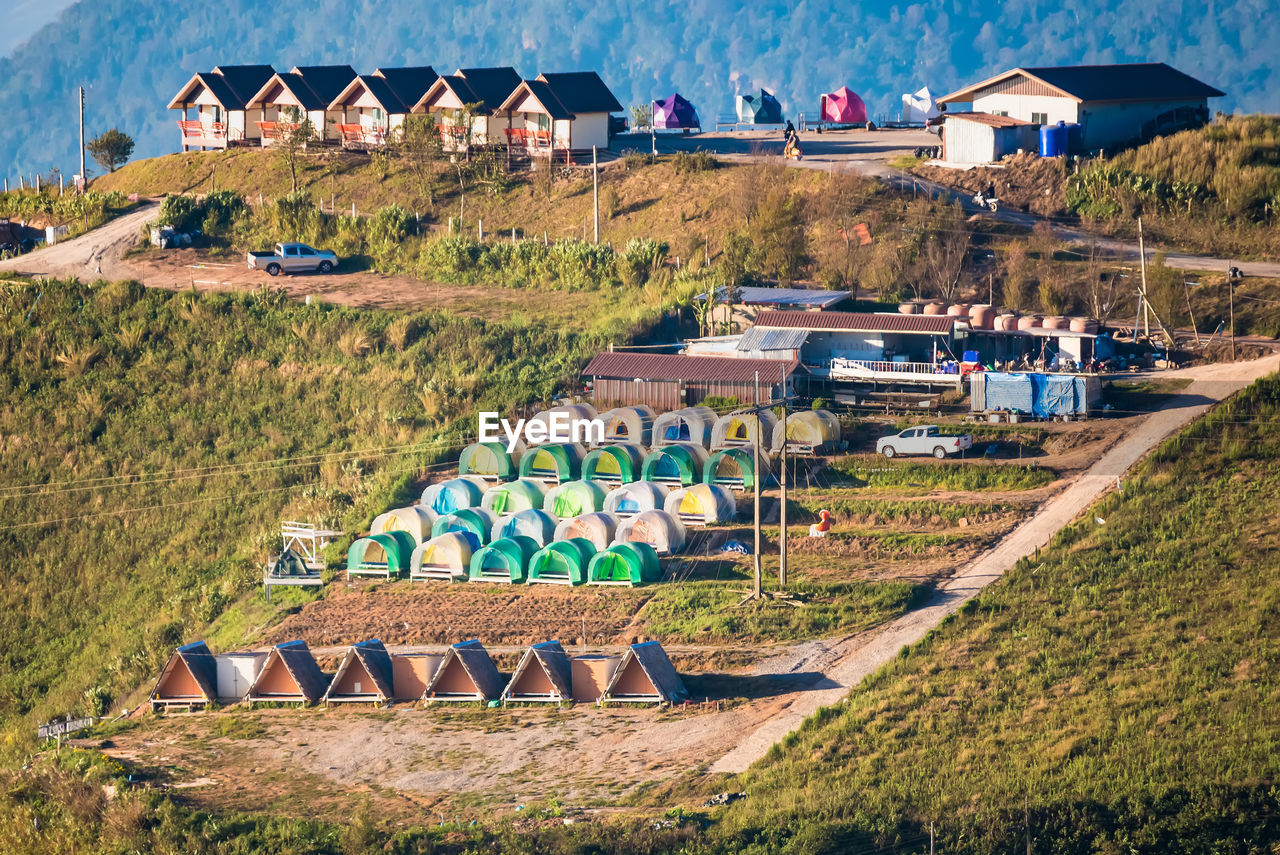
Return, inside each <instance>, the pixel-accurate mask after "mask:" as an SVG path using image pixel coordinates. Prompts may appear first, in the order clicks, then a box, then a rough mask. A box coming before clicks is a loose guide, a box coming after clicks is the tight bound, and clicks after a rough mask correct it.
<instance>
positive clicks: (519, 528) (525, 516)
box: [490, 508, 556, 549]
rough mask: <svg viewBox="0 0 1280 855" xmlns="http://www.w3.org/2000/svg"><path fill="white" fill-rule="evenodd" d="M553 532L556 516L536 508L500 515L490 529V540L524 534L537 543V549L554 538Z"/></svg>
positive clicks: (554, 530)
mask: <svg viewBox="0 0 1280 855" xmlns="http://www.w3.org/2000/svg"><path fill="white" fill-rule="evenodd" d="M555 532H556V518H555V517H553V516H551V514H549V513H547V512H546V511H540V510H537V509H536V508H532V509H530V510H527V511H516V512H515V513H514V514H511V515H510V516H505V517H502V518H501V519H499V520H498V521H497V522H496V523H494V524H493V528H492V529H490V534H492V538H491V539H492V540H500V539H502V538H504V537H515V536H516V535H524V536H525V537H529V538H531V539H532V540H533V541H534V542H535V543H537V544H538V548H539V549H541V548H542V547H544V546H546V545H547V544H548V543H550V542H551V541H552V540H554V539H555Z"/></svg>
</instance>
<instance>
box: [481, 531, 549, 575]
mask: <svg viewBox="0 0 1280 855" xmlns="http://www.w3.org/2000/svg"><path fill="white" fill-rule="evenodd" d="M540 548H541V547H540V546H539V544H538V542H537V541H536V540H534V539H533V538H532V537H525V536H524V535H519V534H518V535H516V536H515V537H503V538H499V539H497V540H495V541H493V542H492V543H490V544H489V545H488V546H486V547H484V548H482V549H478V550H476V551H475V552H473V553H472V554H471V564H470V566H469V572H468V576H469V577H470V579H471V581H472V582H507V583H513V584H516V585H520V584H523V583H524V582H525V580H526V579H527V578H528V571H529V560H530V559H531V558H533V555H534V553H535V552H537V551H538V550H539V549H540Z"/></svg>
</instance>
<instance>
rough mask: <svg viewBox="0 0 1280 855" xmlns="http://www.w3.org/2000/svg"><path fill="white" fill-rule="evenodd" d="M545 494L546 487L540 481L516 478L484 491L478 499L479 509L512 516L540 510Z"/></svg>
mask: <svg viewBox="0 0 1280 855" xmlns="http://www.w3.org/2000/svg"><path fill="white" fill-rule="evenodd" d="M546 494H547V488H546V485H545V484H543V483H542V482H541V481H534V480H532V479H530V478H517V479H516V480H515V481H508V482H507V483H505V484H495V485H494V486H492V487H490V488H489V489H488V490H485V491H484V496H483V497H482V498H481V499H480V507H481V508H484V509H485V510H487V511H493V513H495V514H514V513H516V512H517V511H527V510H529V509H531V508H532V509H536V508H541V507H542V503H543V501H544V500H545V499H546Z"/></svg>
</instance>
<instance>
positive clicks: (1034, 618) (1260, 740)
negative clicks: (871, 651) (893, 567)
mask: <svg viewBox="0 0 1280 855" xmlns="http://www.w3.org/2000/svg"><path fill="white" fill-rule="evenodd" d="M1278 416H1280V379H1277V378H1275V377H1271V378H1269V379H1266V380H1263V381H1260V382H1258V383H1256V384H1255V385H1254V386H1252V387H1251V388H1250V389H1249V390H1247V391H1246V392H1244V393H1241V394H1240V395H1239V396H1237V397H1236V398H1234V399H1232V400H1230V401H1229V402H1228V403H1227V404H1225V405H1223V406H1221V407H1219V408H1218V409H1217V410H1216V411H1215V412H1214V413H1213V414H1212V415H1211V416H1209V417H1208V418H1206V419H1205V420H1203V421H1201V422H1199V423H1197V424H1196V425H1194V426H1192V427H1191V428H1189V429H1188V430H1186V431H1185V432H1184V433H1183V434H1182V435H1180V436H1178V437H1176V438H1175V439H1172V440H1170V441H1168V442H1166V443H1165V444H1164V445H1163V446H1162V447H1161V448H1160V450H1159V451H1158V452H1157V453H1156V454H1155V455H1154V457H1153V458H1152V459H1151V460H1150V462H1148V463H1147V464H1145V465H1144V466H1142V467H1141V469H1140V471H1138V472H1137V473H1135V474H1134V475H1133V476H1132V477H1129V478H1126V479H1125V481H1124V492H1123V495H1119V496H1117V495H1113V496H1111V497H1110V498H1109V499H1107V500H1106V501H1104V502H1103V503H1102V504H1101V505H1100V506H1099V507H1097V508H1096V509H1093V510H1091V511H1090V512H1088V513H1087V514H1086V515H1085V518H1084V519H1083V520H1081V521H1080V522H1079V523H1077V524H1076V525H1075V526H1073V527H1072V528H1070V529H1068V530H1066V531H1065V532H1064V533H1063V534H1062V535H1061V536H1059V537H1058V538H1057V539H1056V540H1055V542H1054V544H1053V546H1052V547H1051V548H1050V549H1048V550H1047V551H1045V552H1043V553H1041V555H1040V556H1039V558H1038V560H1035V561H1027V562H1024V563H1023V564H1022V565H1021V566H1020V567H1019V569H1018V570H1017V571H1016V572H1014V573H1013V574H1012V575H1010V576H1009V577H1007V578H1006V579H1005V580H1002V581H1001V583H1000V584H998V585H996V586H993V587H992V588H990V589H989V590H988V592H987V593H984V594H983V595H982V596H981V597H980V598H979V599H977V600H975V601H971V602H970V603H969V604H968V605H967V606H966V607H965V608H964V609H963V610H962V611H961V613H960V614H958V615H957V616H956V617H955V618H954V619H951V620H949V621H948V622H947V623H945V624H944V625H943V627H942V628H941V629H939V630H938V631H937V632H936V633H934V634H933V635H932V636H931V637H930V638H929V639H927V640H926V641H924V642H922V643H921V644H919V645H916V646H915V647H914V648H912V649H911V650H910V651H909V652H904V654H903V655H902V656H901V657H900V658H899V659H898V660H897V661H896V662H895V663H894V664H893V665H892V666H890V667H887V668H885V669H884V670H883V671H881V672H880V673H879V674H877V675H875V676H874V677H873V678H871V679H869V680H868V681H867V682H866V683H865V684H864V685H863V686H861V687H859V689H858V690H857V691H855V692H853V693H852V694H851V695H850V697H849V699H848V700H847V701H846V702H845V704H843V705H841V706H838V707H832V708H829V709H827V710H824V711H823V712H822V713H821V714H819V715H818V716H816V717H815V718H814V719H813V720H812V721H810V722H809V723H808V724H807V725H806V726H805V728H804V729H803V730H802V731H800V732H798V733H796V734H795V735H794V736H793V737H791V738H790V739H788V740H787V741H786V742H785V743H783V744H781V745H779V746H776V747H775V749H774V751H773V752H772V753H771V754H770V755H769V757H768V758H767V759H766V760H765V761H764V762H762V763H760V764H758V765H757V766H756V767H755V768H754V769H752V770H751V771H750V772H749V773H747V774H746V775H745V776H743V778H742V780H741V781H740V782H733V783H731V784H730V786H738V787H743V786H744V787H745V788H746V790H747V792H748V798H747V800H746V801H744V802H742V803H741V805H740V806H738V805H735V806H733V807H731V808H730V809H728V811H727V812H726V813H725V814H724V815H723V816H722V818H721V823H722V825H721V828H722V830H723V831H724V832H725V833H727V834H730V835H731V836H734V837H736V839H737V840H739V841H746V840H756V841H763V840H769V841H772V842H773V844H774V845H778V846H781V844H782V843H783V842H784V841H787V840H788V839H789V840H790V843H791V845H792V846H795V845H800V844H801V842H802V841H803V844H802V845H800V849H802V850H803V851H810V852H812V851H839V850H840V849H841V848H847V847H850V846H854V845H857V846H858V847H860V848H867V849H870V847H872V846H885V847H887V846H891V845H899V846H901V847H902V848H903V849H905V850H906V851H922V850H924V849H927V845H928V829H929V827H930V824H932V825H933V826H934V828H935V831H936V835H937V845H938V848H939V851H944V852H987V851H1005V852H1007V851H1014V850H1015V849H1019V850H1020V849H1021V847H1022V845H1023V840H1024V837H1025V835H1026V834H1027V830H1026V825H1027V824H1028V823H1029V825H1030V832H1029V833H1030V835H1031V838H1032V848H1033V851H1036V852H1056V853H1075V852H1081V853H1083V852H1097V851H1103V852H1110V851H1121V850H1122V849H1123V850H1125V851H1142V852H1174V851H1176V852H1208V851H1234V852H1245V851H1255V852H1256V851H1269V847H1273V846H1274V845H1275V841H1276V840H1277V839H1280V811H1278V810H1277V804H1276V801H1275V790H1274V786H1275V782H1276V780H1277V774H1280V762H1278V759H1277V758H1280V714H1278V713H1277V710H1278V709H1280V707H1278V706H1277V703H1276V701H1277V697H1276V686H1277V677H1278V676H1280V644H1278V643H1277V638H1278V637H1280V632H1278V630H1280V586H1278V585H1277V581H1276V580H1277V579H1278V578H1280V573H1278V571H1280V541H1278V540H1277V538H1276V535H1275V527H1276V526H1275V523H1276V520H1275V515H1274V513H1272V512H1270V511H1269V510H1268V511H1267V512H1265V513H1258V511H1259V509H1263V508H1267V509H1270V508H1273V507H1274V506H1275V502H1276V499H1277V497H1278V496H1280V469H1278V468H1277V466H1276V463H1275V461H1276V458H1277V452H1280V419H1278V418H1277V417H1278ZM877 851H878V850H877Z"/></svg>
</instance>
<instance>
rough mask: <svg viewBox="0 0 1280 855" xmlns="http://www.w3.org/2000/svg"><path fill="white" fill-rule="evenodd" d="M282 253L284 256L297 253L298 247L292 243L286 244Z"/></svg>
mask: <svg viewBox="0 0 1280 855" xmlns="http://www.w3.org/2000/svg"><path fill="white" fill-rule="evenodd" d="M284 254H285V255H286V256H293V255H297V254H298V247H297V246H294V245H292V244H290V245H288V246H286V247H285V248H284Z"/></svg>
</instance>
